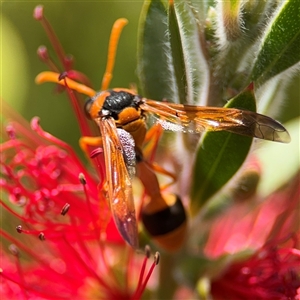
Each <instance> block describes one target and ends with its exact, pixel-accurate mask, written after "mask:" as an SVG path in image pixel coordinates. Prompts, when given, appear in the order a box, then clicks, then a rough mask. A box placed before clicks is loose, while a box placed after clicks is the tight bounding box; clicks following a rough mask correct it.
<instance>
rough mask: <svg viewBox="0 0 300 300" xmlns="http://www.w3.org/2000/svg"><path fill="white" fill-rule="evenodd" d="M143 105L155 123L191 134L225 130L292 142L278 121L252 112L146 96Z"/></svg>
mask: <svg viewBox="0 0 300 300" xmlns="http://www.w3.org/2000/svg"><path fill="white" fill-rule="evenodd" d="M141 108H142V109H143V110H145V111H147V112H150V113H152V114H154V116H155V118H156V122H158V123H160V124H161V125H162V127H163V128H164V129H165V130H171V131H182V132H191V133H199V132H204V131H221V130H222V131H223V130H224V131H229V132H233V133H236V134H241V135H247V136H250V137H256V138H259V139H264V140H270V141H275V142H282V143H289V142H290V136H289V133H288V132H287V130H286V129H285V128H284V127H283V126H282V125H281V124H280V123H279V122H277V121H275V120H274V119H272V118H270V117H267V116H265V115H261V114H258V113H255V112H252V111H247V110H240V109H235V108H221V107H208V106H203V107H202V106H193V105H183V104H174V103H168V102H159V101H153V100H147V99H145V101H144V103H143V104H142V105H141Z"/></svg>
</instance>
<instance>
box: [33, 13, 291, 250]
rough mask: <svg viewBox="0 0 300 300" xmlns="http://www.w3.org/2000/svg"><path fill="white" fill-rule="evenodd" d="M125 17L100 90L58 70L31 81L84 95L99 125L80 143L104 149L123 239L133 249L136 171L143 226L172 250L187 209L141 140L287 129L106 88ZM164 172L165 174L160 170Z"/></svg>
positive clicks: (270, 136)
mask: <svg viewBox="0 0 300 300" xmlns="http://www.w3.org/2000/svg"><path fill="white" fill-rule="evenodd" d="M126 23H127V20H126V19H118V20H117V21H116V22H115V24H114V26H113V29H112V33H111V37H110V44H109V51H108V60H107V66H106V72H105V74H104V76H103V81H102V87H101V91H100V92H95V91H94V90H93V89H91V88H89V87H87V86H85V85H82V84H80V83H78V82H75V81H73V80H71V79H69V78H65V80H59V77H60V74H58V73H54V72H43V73H41V74H39V75H38V77H37V79H36V81H37V82H38V83H42V82H46V81H47V82H49V81H51V82H55V83H59V84H62V85H66V86H67V87H68V88H70V89H73V90H75V91H77V92H79V93H82V94H85V95H87V96H89V99H88V100H87V102H86V105H85V110H86V113H87V115H88V116H89V117H90V118H91V119H93V120H94V121H95V122H96V124H97V125H98V127H99V129H100V134H101V135H100V136H99V137H82V138H81V140H80V144H81V147H82V148H83V149H84V150H85V151H87V146H88V145H96V146H100V147H102V148H103V150H104V158H105V170H106V185H105V188H106V189H107V193H108V198H109V202H110V209H111V212H112V215H113V218H114V221H115V224H116V226H117V228H118V230H119V232H120V234H121V235H122V237H123V238H124V239H125V240H126V241H127V242H128V243H129V244H130V245H131V246H132V247H133V248H138V229H137V228H138V226H137V217H136V212H135V206H134V200H133V192H132V178H133V177H134V176H135V175H136V174H137V176H138V178H139V179H140V180H141V182H142V184H143V186H144V188H145V192H146V194H147V196H148V198H149V201H148V203H146V205H144V207H143V209H142V213H141V218H142V221H143V223H144V226H145V228H146V230H147V231H148V232H149V233H150V235H152V236H153V237H154V239H155V240H156V241H157V242H158V243H159V244H160V245H162V246H163V247H164V248H165V249H167V250H170V251H172V250H176V249H177V248H179V247H180V246H181V244H182V243H183V240H184V237H185V234H186V226H187V225H186V223H187V222H186V213H185V209H184V207H183V204H182V202H181V200H180V198H179V197H178V196H177V195H174V194H167V193H163V192H162V190H161V188H160V185H159V182H158V179H157V176H156V173H155V171H157V170H159V171H160V172H164V171H162V168H161V169H159V168H156V167H154V165H152V164H151V163H149V162H148V161H147V160H146V159H145V158H144V155H143V145H144V143H145V141H147V140H148V139H150V138H151V136H153V132H155V130H156V129H157V130H159V128H160V129H161V128H162V129H165V130H172V131H180V132H191V133H201V132H204V131H220V130H223V131H228V132H232V133H236V134H241V135H246V136H250V137H256V138H259V139H265V140H271V141H276V142H284V143H286V142H289V140H290V137H289V134H288V132H287V131H286V129H285V128H284V127H283V126H282V125H281V124H280V123H278V122H277V121H275V120H273V119H272V118H269V117H267V116H264V115H261V114H258V113H254V112H251V111H245V110H239V109H234V108H219V107H200V106H192V105H184V104H173V103H170V102H165V101H164V102H160V101H154V100H150V99H147V98H144V97H142V96H140V95H138V94H137V92H136V91H135V90H133V89H126V88H114V89H109V84H110V81H111V78H112V71H113V67H114V61H115V54H116V49H117V44H118V40H119V37H120V34H121V31H122V29H123V27H124V26H125V25H126ZM150 114H151V115H152V116H153V117H154V118H155V120H156V125H154V127H152V128H151V129H150V130H148V128H147V124H146V116H147V115H150ZM165 173H166V174H167V172H165Z"/></svg>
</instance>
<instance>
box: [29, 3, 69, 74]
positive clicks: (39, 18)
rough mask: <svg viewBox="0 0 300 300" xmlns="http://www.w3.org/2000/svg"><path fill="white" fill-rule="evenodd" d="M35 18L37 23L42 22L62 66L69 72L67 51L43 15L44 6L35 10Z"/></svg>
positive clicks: (39, 6)
mask: <svg viewBox="0 0 300 300" xmlns="http://www.w3.org/2000/svg"><path fill="white" fill-rule="evenodd" d="M33 17H34V18H35V19H36V20H37V21H40V22H41V24H42V26H43V28H44V30H45V31H46V34H47V36H48V38H49V40H50V42H51V44H52V47H53V48H54V50H55V52H56V54H57V56H58V58H59V60H60V62H61V64H62V65H63V66H64V69H65V70H69V69H70V68H71V66H70V62H69V61H68V59H66V54H65V51H64V49H63V47H62V45H61V43H60V42H59V39H58V38H57V35H56V34H55V32H54V30H53V28H52V26H51V25H50V23H49V22H48V20H47V19H46V18H45V16H44V14H43V6H42V5H38V6H36V8H35V9H34V12H33Z"/></svg>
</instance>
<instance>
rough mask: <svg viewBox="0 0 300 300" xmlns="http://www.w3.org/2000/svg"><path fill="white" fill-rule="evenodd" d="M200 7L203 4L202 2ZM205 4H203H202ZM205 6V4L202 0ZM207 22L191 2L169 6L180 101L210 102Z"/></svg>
mask: <svg viewBox="0 0 300 300" xmlns="http://www.w3.org/2000/svg"><path fill="white" fill-rule="evenodd" d="M198 6H199V7H198V9H200V4H198ZM202 6H203V7H202ZM201 8H202V9H204V5H203V4H202V3H201ZM203 23H204V21H203V20H202V21H201V20H200V15H199V14H196V11H195V9H194V8H193V6H192V4H191V3H188V2H185V1H179V0H178V1H176V0H175V1H174V5H170V6H169V29H170V41H171V53H172V58H173V67H174V74H175V80H176V83H177V84H176V87H177V93H178V97H179V102H181V103H188V104H196V105H206V104H207V103H206V100H207V90H208V84H209V76H210V74H209V67H208V63H207V60H206V58H205V56H206V55H207V53H206V54H205V51H206V49H205V47H204V46H203V45H204V44H205V42H204V39H205V38H204V28H203V27H204V24H203Z"/></svg>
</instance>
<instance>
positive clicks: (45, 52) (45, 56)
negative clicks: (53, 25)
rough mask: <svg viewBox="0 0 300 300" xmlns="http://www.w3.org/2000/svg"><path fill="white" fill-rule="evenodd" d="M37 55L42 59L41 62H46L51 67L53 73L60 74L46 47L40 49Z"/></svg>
mask: <svg viewBox="0 0 300 300" xmlns="http://www.w3.org/2000/svg"><path fill="white" fill-rule="evenodd" d="M37 55H38V57H39V58H40V59H41V61H42V62H44V63H45V64H46V65H47V66H48V67H49V69H50V70H51V71H53V72H59V69H58V68H57V66H56V65H55V63H54V61H53V60H52V59H51V57H50V56H49V53H48V49H47V47H46V46H40V47H38V50H37Z"/></svg>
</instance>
